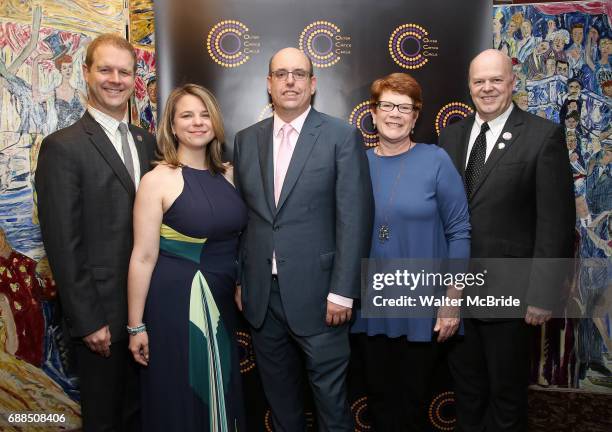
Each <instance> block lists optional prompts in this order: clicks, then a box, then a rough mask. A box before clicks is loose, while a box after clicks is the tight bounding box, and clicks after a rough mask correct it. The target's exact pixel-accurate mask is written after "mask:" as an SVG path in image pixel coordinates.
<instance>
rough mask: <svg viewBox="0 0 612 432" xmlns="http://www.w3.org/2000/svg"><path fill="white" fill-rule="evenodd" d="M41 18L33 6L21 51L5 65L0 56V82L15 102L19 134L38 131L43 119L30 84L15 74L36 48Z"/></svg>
mask: <svg viewBox="0 0 612 432" xmlns="http://www.w3.org/2000/svg"><path fill="white" fill-rule="evenodd" d="M41 20H42V8H41V7H40V6H35V7H34V8H33V11H32V27H31V30H30V37H29V38H28V41H27V42H26V43H24V45H23V47H22V48H21V51H19V53H16V54H15V56H14V60H13V61H12V62H11V64H8V65H7V64H6V63H5V61H4V60H2V59H1V58H0V84H2V87H4V88H5V89H6V90H7V91H8V92H9V93H10V94H11V96H12V97H13V98H15V100H16V102H17V103H15V104H14V106H15V109H16V111H17V114H18V115H19V125H18V126H17V127H16V132H18V133H20V134H21V133H29V132H37V131H40V130H41V128H42V125H43V124H44V120H45V116H44V112H43V111H42V108H41V107H40V106H38V105H37V104H35V103H34V102H33V100H32V86H31V85H30V84H29V83H28V82H27V81H25V80H24V79H23V78H21V77H20V76H17V71H18V70H19V68H20V67H21V66H22V65H23V64H24V63H25V61H26V60H27V59H28V57H29V56H30V54H32V52H33V51H34V50H35V49H36V44H37V43H38V37H39V31H40V24H41ZM7 40H9V39H7ZM15 48H17V47H15Z"/></svg>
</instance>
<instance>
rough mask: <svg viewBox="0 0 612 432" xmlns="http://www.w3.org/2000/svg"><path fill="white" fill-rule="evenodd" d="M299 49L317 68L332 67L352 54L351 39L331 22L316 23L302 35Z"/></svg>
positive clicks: (309, 26)
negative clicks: (343, 57)
mask: <svg viewBox="0 0 612 432" xmlns="http://www.w3.org/2000/svg"><path fill="white" fill-rule="evenodd" d="M299 47H300V49H301V50H302V51H304V53H305V54H306V55H307V56H308V57H310V60H311V61H312V64H313V65H314V66H317V67H330V66H333V65H335V64H336V63H338V62H339V61H340V59H341V58H342V55H344V54H350V53H351V37H350V36H345V35H342V34H340V28H339V27H338V26H337V25H335V24H333V23H331V22H329V21H315V22H313V23H311V24H309V25H307V26H306V28H305V29H304V30H303V31H302V33H301V34H300V40H299Z"/></svg>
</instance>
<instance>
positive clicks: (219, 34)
mask: <svg viewBox="0 0 612 432" xmlns="http://www.w3.org/2000/svg"><path fill="white" fill-rule="evenodd" d="M248 32H249V28H248V27H247V26H246V25H244V24H243V23H241V22H240V21H236V20H225V21H221V22H219V23H217V24H215V25H214V27H213V28H212V29H211V30H210V32H208V37H207V38H206V49H207V50H208V54H209V55H210V57H211V58H212V59H213V61H214V62H215V63H217V64H219V65H221V66H223V67H227V68H232V67H238V66H240V65H242V64H244V63H246V62H247V61H248V60H249V59H250V58H251V54H258V53H259V48H260V42H259V36H256V35H252V34H249V33H248Z"/></svg>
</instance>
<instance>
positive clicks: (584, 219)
mask: <svg viewBox="0 0 612 432" xmlns="http://www.w3.org/2000/svg"><path fill="white" fill-rule="evenodd" d="M611 12H612V2H609V1H595V2H577V3H555V4H545V5H530V6H502V7H496V8H494V9H493V46H494V47H495V48H497V49H499V50H501V51H503V52H505V53H507V54H508V55H509V56H510V57H512V61H513V64H514V71H515V73H516V75H517V77H518V80H517V84H516V88H515V94H514V101H515V102H516V104H517V105H518V106H519V107H520V108H521V109H524V110H527V111H529V112H532V113H534V114H537V115H539V116H542V117H546V118H549V119H551V120H553V121H555V122H557V123H561V124H562V125H563V126H564V130H565V135H566V142H567V151H568V155H569V159H570V164H571V168H572V173H573V176H574V186H575V197H576V210H577V217H576V233H577V238H578V239H579V240H578V256H579V257H582V258H587V257H597V258H608V259H611V257H612V216H611V215H612V173H611V168H612V122H611V119H612V67H611V65H610V54H611V53H612V29H611V24H610V16H611V15H612V13H611ZM608 283H609V275H608V274H607V273H606V270H605V269H603V270H601V269H596V268H589V267H588V266H585V268H583V269H582V270H581V271H580V273H579V274H578V275H577V277H576V283H575V287H574V289H575V290H576V292H577V294H578V295H577V296H576V297H577V298H578V299H579V303H580V304H578V305H576V306H577V307H580V308H581V309H582V310H584V311H585V312H586V313H587V314H591V315H592V314H593V312H595V314H594V315H592V316H598V317H601V316H605V319H604V318H594V319H582V320H572V321H570V320H566V321H565V322H559V321H556V322H552V323H550V324H549V325H548V326H547V327H546V329H545V331H544V332H542V337H541V353H540V356H539V359H538V363H536V365H535V367H534V374H533V375H534V380H536V381H537V382H539V383H540V384H547V385H549V384H553V385H559V386H568V387H580V388H584V389H588V390H594V391H609V392H612V372H611V370H612V361H611V360H612V357H611V356H612V341H611V339H610V331H611V328H610V326H611V322H610V312H612V305H609V304H607V305H598V306H597V307H598V308H603V309H602V310H603V311H604V312H600V311H594V308H595V306H594V305H595V303H596V300H597V299H598V298H599V297H600V294H601V293H602V292H603V291H604V290H605V289H606V288H607V284H608ZM606 311H607V315H606Z"/></svg>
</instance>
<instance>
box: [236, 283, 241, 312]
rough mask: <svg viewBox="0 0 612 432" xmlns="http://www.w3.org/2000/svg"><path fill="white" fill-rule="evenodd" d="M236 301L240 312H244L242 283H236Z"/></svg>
mask: <svg viewBox="0 0 612 432" xmlns="http://www.w3.org/2000/svg"><path fill="white" fill-rule="evenodd" d="M234 302H236V307H237V308H238V310H239V311H240V312H242V287H241V286H240V284H236V290H235V291H234Z"/></svg>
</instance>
